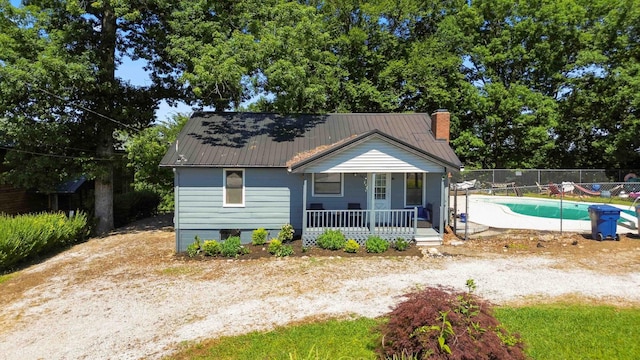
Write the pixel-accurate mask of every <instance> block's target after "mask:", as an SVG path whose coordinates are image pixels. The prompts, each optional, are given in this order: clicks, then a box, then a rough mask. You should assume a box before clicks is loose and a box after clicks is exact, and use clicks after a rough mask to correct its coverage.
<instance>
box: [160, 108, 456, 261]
mask: <svg viewBox="0 0 640 360" xmlns="http://www.w3.org/2000/svg"><path fill="white" fill-rule="evenodd" d="M449 119H450V115H449V113H448V112H447V111H446V110H439V111H437V112H435V113H434V114H433V115H432V116H431V117H429V115H427V114H327V115H291V116H285V115H277V114H264V113H213V112H196V113H194V114H193V115H192V117H191V119H190V120H189V121H188V123H187V124H186V125H185V127H184V128H183V130H182V132H181V133H180V134H179V135H178V138H177V140H176V142H175V143H174V144H173V145H172V146H171V148H170V149H169V151H168V152H167V154H166V155H165V156H164V158H163V159H162V161H161V164H160V166H162V167H170V168H173V170H174V174H175V181H174V184H175V204H176V207H175V218H174V223H175V231H176V249H177V251H183V250H185V249H186V246H187V245H189V244H190V243H192V242H193V241H194V238H195V236H196V235H198V236H199V237H200V238H202V239H218V240H220V239H225V238H226V237H228V236H230V235H233V234H239V235H240V237H241V239H242V241H243V242H244V243H248V242H250V241H251V233H252V231H253V230H255V229H257V228H265V229H267V230H268V231H269V233H270V234H269V237H270V238H271V237H275V236H277V234H278V232H279V231H280V228H281V227H282V225H284V224H287V223H290V224H292V225H293V227H294V229H295V230H296V233H297V235H299V236H301V237H302V239H303V243H304V245H305V246H309V245H314V244H315V241H316V239H317V237H318V236H319V235H320V234H321V233H322V232H323V231H324V230H325V229H328V228H338V229H340V230H341V231H342V232H343V233H344V234H345V235H346V237H347V238H349V239H355V240H356V241H358V242H360V243H364V241H365V240H366V238H367V237H368V236H369V235H371V234H376V235H379V236H381V237H383V238H385V239H389V240H393V239H396V238H398V237H403V238H405V239H407V240H409V239H415V240H416V241H418V242H419V243H420V242H432V243H441V240H442V229H444V226H445V225H446V223H447V222H448V216H447V214H448V208H449V206H448V188H449V178H448V174H450V173H451V172H457V171H458V170H459V168H460V166H461V163H460V160H459V159H458V157H457V156H456V155H455V153H454V152H453V150H452V149H451V147H450V146H449Z"/></svg>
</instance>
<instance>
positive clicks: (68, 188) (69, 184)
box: [55, 176, 87, 194]
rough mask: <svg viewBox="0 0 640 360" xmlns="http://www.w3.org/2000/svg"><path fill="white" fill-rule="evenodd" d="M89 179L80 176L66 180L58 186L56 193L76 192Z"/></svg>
mask: <svg viewBox="0 0 640 360" xmlns="http://www.w3.org/2000/svg"><path fill="white" fill-rule="evenodd" d="M86 181H87V178H86V177H84V176H80V177H79V178H77V179H73V180H69V181H66V182H64V183H62V184H60V185H58V186H57V187H56V191H55V193H56V194H74V193H75V192H76V191H78V189H79V188H80V186H82V184H84V183H85V182H86Z"/></svg>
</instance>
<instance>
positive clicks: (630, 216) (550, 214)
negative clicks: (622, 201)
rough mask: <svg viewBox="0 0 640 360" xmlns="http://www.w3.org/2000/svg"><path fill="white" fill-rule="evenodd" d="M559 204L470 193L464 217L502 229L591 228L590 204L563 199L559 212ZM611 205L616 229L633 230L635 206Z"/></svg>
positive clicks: (634, 226) (568, 229) (571, 229)
mask: <svg viewBox="0 0 640 360" xmlns="http://www.w3.org/2000/svg"><path fill="white" fill-rule="evenodd" d="M560 203H561V201H560V200H559V199H540V198H528V197H510V196H493V195H489V196H486V195H472V196H470V197H469V214H468V219H469V221H470V222H475V223H478V224H482V225H486V226H490V227H496V228H506V229H533V230H550V231H559V230H563V231H576V232H587V231H590V230H591V219H590V217H589V206H590V205H593V204H591V203H587V202H576V201H567V200H564V201H562V212H561V211H560ZM600 205H602V204H600ZM612 206H615V207H617V208H618V209H620V220H619V221H618V232H619V233H627V232H630V231H633V232H635V231H637V230H635V229H636V228H637V217H636V212H635V209H631V208H630V206H628V207H627V208H625V207H624V206H620V205H612ZM458 209H459V210H460V208H458ZM458 212H460V211H458ZM561 215H562V218H561Z"/></svg>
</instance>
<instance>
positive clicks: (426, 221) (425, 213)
mask: <svg viewBox="0 0 640 360" xmlns="http://www.w3.org/2000/svg"><path fill="white" fill-rule="evenodd" d="M414 207H417V208H418V218H417V219H416V220H417V221H418V227H428V226H429V225H430V223H431V214H432V213H433V210H432V205H431V203H428V204H427V207H426V208H425V207H424V206H412V207H408V209H413V208H414ZM411 218H413V213H411Z"/></svg>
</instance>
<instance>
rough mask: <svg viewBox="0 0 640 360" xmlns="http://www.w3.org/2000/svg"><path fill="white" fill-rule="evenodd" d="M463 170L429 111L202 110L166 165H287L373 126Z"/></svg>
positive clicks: (364, 131) (188, 127)
mask: <svg viewBox="0 0 640 360" xmlns="http://www.w3.org/2000/svg"><path fill="white" fill-rule="evenodd" d="M374 130H376V131H377V132H380V133H383V134H386V135H388V136H389V137H390V138H391V139H395V140H397V141H399V142H401V143H403V144H405V145H409V146H411V147H413V148H415V149H417V150H418V151H420V152H422V153H424V154H425V155H426V156H429V157H431V158H433V159H434V160H435V161H438V162H441V163H442V164H443V165H446V166H448V167H451V168H453V169H458V168H459V167H460V165H461V163H460V160H459V159H458V157H457V156H456V155H455V153H454V152H453V150H452V149H451V147H450V146H449V144H448V143H447V142H446V141H444V140H436V139H435V138H434V136H433V134H432V133H431V118H430V117H429V115H427V114H365V113H363V114H327V115H288V116H286V115H278V114H264V113H213V112H196V113H194V114H193V115H192V116H191V119H189V121H188V122H187V124H186V125H185V127H184V128H183V129H182V131H181V132H180V134H179V135H178V139H177V141H176V143H174V144H173V145H172V147H171V148H170V149H169V151H168V152H167V154H166V155H165V156H164V158H163V159H162V162H161V163H160V165H161V166H170V167H176V166H207V167H223V166H229V167H236V166H240V167H287V166H288V163H290V162H291V160H292V159H293V158H294V157H296V156H297V155H300V154H302V153H305V152H309V151H312V150H314V149H322V148H327V147H331V146H335V145H336V144H338V143H340V142H345V141H346V140H349V139H352V138H356V137H359V136H362V135H365V134H367V133H370V132H372V131H374Z"/></svg>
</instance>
